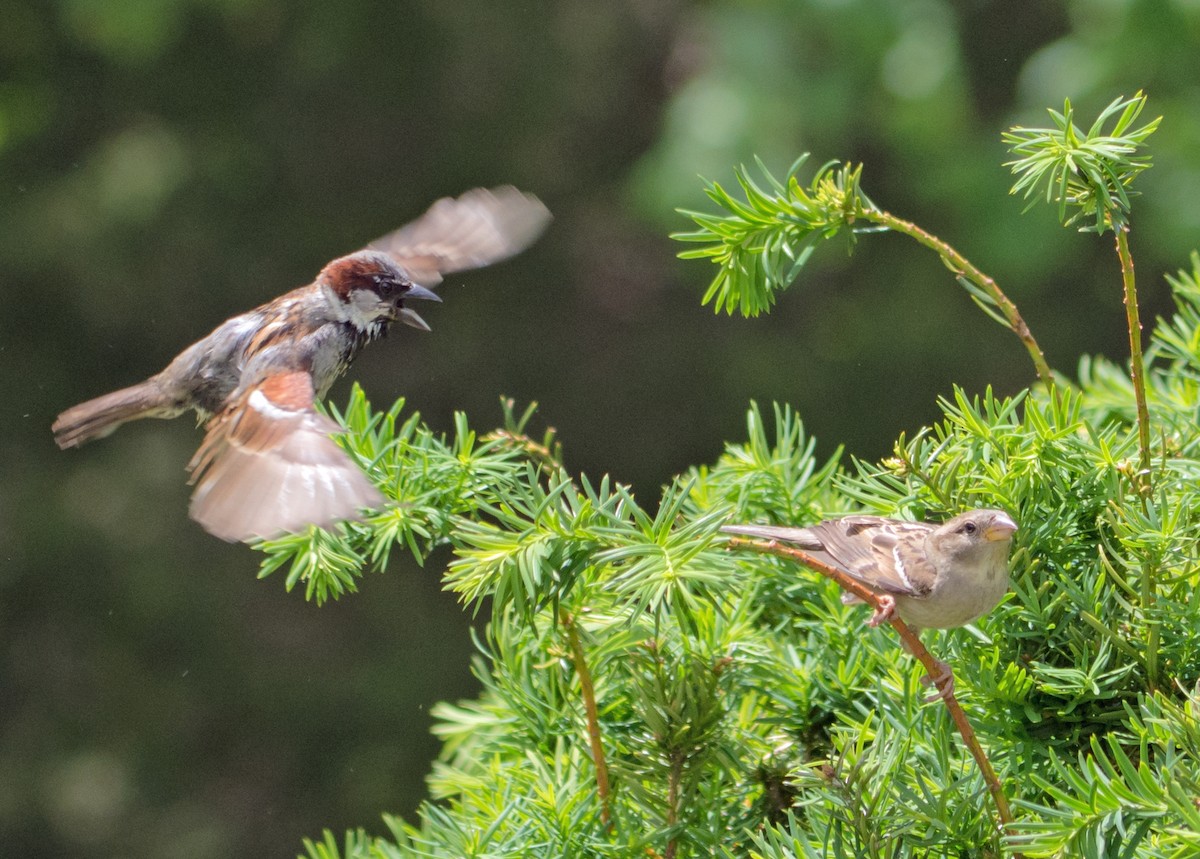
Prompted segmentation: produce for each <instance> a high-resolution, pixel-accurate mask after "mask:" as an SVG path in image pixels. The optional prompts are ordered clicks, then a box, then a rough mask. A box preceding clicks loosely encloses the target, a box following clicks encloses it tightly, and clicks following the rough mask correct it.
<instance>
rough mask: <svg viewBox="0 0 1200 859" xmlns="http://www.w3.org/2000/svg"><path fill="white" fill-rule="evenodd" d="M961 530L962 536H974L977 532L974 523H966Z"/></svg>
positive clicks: (977, 528) (977, 527)
mask: <svg viewBox="0 0 1200 859" xmlns="http://www.w3.org/2000/svg"><path fill="white" fill-rule="evenodd" d="M962 529H963V533H964V534H974V533H975V532H976V531H978V530H979V526H978V525H976V524H975V523H974V522H968V523H966V524H965V525H963V526H962Z"/></svg>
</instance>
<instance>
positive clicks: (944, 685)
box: [921, 659, 954, 704]
mask: <svg viewBox="0 0 1200 859" xmlns="http://www.w3.org/2000/svg"><path fill="white" fill-rule="evenodd" d="M935 662H937V675H936V676H934V675H930V674H926V675H925V676H924V677H922V678H921V685H922V686H936V687H937V689H938V691H937V692H936V693H935V694H933V695H929V696H928V697H926V698H925V703H926V704H932V703H933V702H934V701H939V700H940V701H945V700H946V696H947V695H953V694H954V672H953V671H951V670H950V666H949V665H947V664H946V663H945V662H942V661H941V660H940V659H938V660H935Z"/></svg>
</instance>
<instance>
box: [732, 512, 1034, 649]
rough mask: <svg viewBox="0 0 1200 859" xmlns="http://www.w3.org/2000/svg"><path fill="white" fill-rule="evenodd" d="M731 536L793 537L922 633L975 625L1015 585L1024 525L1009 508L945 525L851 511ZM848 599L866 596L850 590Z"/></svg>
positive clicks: (739, 528) (749, 528)
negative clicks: (1013, 566) (1012, 563)
mask: <svg viewBox="0 0 1200 859" xmlns="http://www.w3.org/2000/svg"><path fill="white" fill-rule="evenodd" d="M721 530H722V531H724V532H726V533H728V534H741V535H744V536H749V537H764V538H766V539H768V540H779V541H781V542H784V543H793V544H795V545H796V546H798V547H799V548H801V549H803V550H804V551H806V552H808V553H809V554H810V555H812V556H813V557H814V558H816V559H817V560H818V561H823V562H825V563H826V564H829V566H831V567H836V568H837V569H839V570H841V571H842V572H844V573H846V574H847V575H849V576H851V577H853V578H855V579H858V580H859V581H860V582H862V583H863V584H864V585H866V586H867V587H869V588H870V589H871V590H873V591H875V592H876V593H878V594H879V595H880V597H881V598H882V601H883V603H884V610H883V611H882V612H881V613H880V616H876V617H872V618H871V620H872V626H875V625H878V624H879V623H882V622H883V621H885V620H887V619H888V617H890V614H889V613H888V611H889V610H888V608H887V607H888V606H889V605H890V606H891V610H892V611H895V613H896V614H898V615H900V619H901V620H903V621H904V622H905V623H907V624H908V625H909V626H911V627H913V628H914V632H915V631H919V630H920V629H922V628H934V629H948V628H950V627H954V626H962V625H963V624H967V623H970V622H971V621H973V620H975V619H976V618H977V617H980V616H981V615H983V614H986V613H987V612H989V611H991V610H992V609H993V608H994V607H995V606H996V603H998V602H1000V599H1001V598H1002V597H1003V596H1004V594H1005V593H1006V592H1007V591H1008V549H1009V545H1010V544H1011V542H1012V535H1013V532H1015V531H1016V530H1017V523H1016V522H1014V521H1013V520H1012V518H1011V517H1010V516H1009V515H1008V514H1007V513H1005V512H1004V511H1003V510H971V511H969V512H967V513H963V514H961V515H959V516H955V517H954V518H953V519H951V520H950V521H948V522H946V523H944V524H942V525H929V524H926V523H924V522H904V521H901V520H899V519H883V518H881V517H879V516H846V517H844V518H842V519H830V520H828V521H825V522H821V523H819V524H817V525H813V526H812V527H811V528H776V527H771V526H769V525H726V526H725V527H723V528H722V529H721ZM843 599H844V600H845V602H847V603H854V602H861V600H859V599H858V598H857V597H854V596H853V595H851V594H845V595H844V596H843Z"/></svg>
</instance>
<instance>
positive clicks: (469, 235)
mask: <svg viewBox="0 0 1200 859" xmlns="http://www.w3.org/2000/svg"><path fill="white" fill-rule="evenodd" d="M549 219H550V213H549V212H548V211H547V210H546V207H545V206H543V205H542V203H541V202H540V201H539V200H538V199H537V198H536V197H533V196H531V195H528V194H523V193H521V192H520V191H518V190H517V189H516V188H512V187H508V186H506V187H501V188H495V189H492V190H486V189H483V188H476V189H474V190H472V191H467V192H466V193H465V194H463V195H462V196H460V197H459V198H457V199H451V198H449V197H447V198H445V199H441V200H438V201H437V202H436V203H434V204H433V205H432V206H431V207H430V208H429V210H428V211H427V212H426V213H425V214H424V215H422V216H421V217H420V218H418V219H417V220H416V221H414V222H412V223H411V224H408V225H407V226H404V227H401V228H400V229H398V230H396V231H395V232H393V233H390V234H388V235H386V236H384V237H383V238H381V239H378V240H377V241H374V242H372V243H371V244H369V245H368V246H367V247H366V248H364V249H363V250H360V251H358V252H356V253H352V254H350V255H349V256H344V257H341V258H339V259H335V260H333V261H332V262H330V263H329V264H327V265H326V266H325V267H324V268H323V269H321V271H320V273H319V274H318V275H317V277H316V280H314V281H313V282H312V283H311V284H309V285H308V286H302V287H300V288H299V289H294V290H292V291H291V292H288V293H286V294H284V295H281V296H280V297H278V298H276V299H275V300H274V301H270V302H268V303H266V304H264V305H262V306H261V307H257V308H255V309H254V310H251V311H249V312H248V313H243V314H241V315H240V316H235V317H233V318H232V319H229V320H227V321H226V322H224V323H222V324H221V325H219V326H218V327H217V328H216V329H215V330H214V331H213V332H212V333H211V334H209V335H208V336H207V337H205V338H204V339H202V340H200V341H198V342H196V343H194V344H193V345H191V346H189V347H188V348H187V349H185V350H184V351H183V352H181V353H180V354H179V355H178V356H177V357H176V358H175V360H173V361H172V362H171V363H170V364H169V365H167V368H166V369H165V370H163V371H162V372H161V373H158V374H157V375H154V376H151V377H150V378H149V379H147V380H146V381H144V382H141V383H140V384H137V385H134V386H132V387H129V388H125V389H123V390H120V391H115V392H113V393H111V394H106V395H105V396H102V397H98V398H96V399H94V400H89V401H88V402H86V403H81V404H80V405H77V406H74V407H73V408H70V409H67V410H66V411H65V412H63V413H62V414H61V415H59V416H58V419H57V420H56V421H55V422H54V427H53V430H54V440H55V441H56V442H57V443H58V446H59V447H60V448H68V447H77V446H78V445H81V444H83V443H84V442H86V441H89V440H91V439H93V438H101V437H103V436H106V435H108V434H109V433H111V432H112V431H113V430H115V429H116V428H117V427H119V426H120V425H121V424H123V423H125V422H126V421H131V420H137V419H139V418H151V417H153V418H173V417H176V416H178V415H180V414H183V413H184V412H185V411H187V410H188V409H192V410H194V411H195V412H196V414H197V415H198V417H199V419H200V420H201V421H202V422H207V434H206V435H205V437H204V441H203V442H202V443H201V445H200V449H199V450H198V451H197V452H196V455H195V456H194V457H193V458H192V461H191V462H190V463H189V464H188V470H189V471H191V472H192V478H191V479H192V482H193V483H195V484H196V489H195V492H194V493H193V494H192V502H191V509H190V513H191V516H192V518H194V519H195V520H196V521H197V522H199V523H200V524H201V525H202V526H203V527H204V528H205V529H207V530H208V531H209V532H211V533H213V534H215V535H216V536H218V537H221V538H223V539H225V540H230V541H235V540H247V541H249V540H252V539H254V538H257V537H272V536H276V535H278V534H281V533H283V532H287V531H296V530H299V529H302V528H304V527H305V526H307V525H310V524H313V525H321V526H326V525H329V524H331V523H333V522H336V521H338V520H341V519H352V518H357V517H358V516H359V515H360V514H359V511H360V510H362V509H363V508H369V507H377V506H378V505H379V504H381V503H382V502H383V496H382V495H380V493H379V491H378V490H376V489H375V487H374V486H373V485H371V482H370V481H369V480H367V478H366V475H364V474H363V473H362V471H360V470H359V469H358V467H357V466H356V465H355V464H354V463H353V462H352V461H351V459H350V457H349V456H347V455H346V453H345V452H344V451H343V450H342V449H341V448H339V447H338V446H337V444H335V443H334V441H333V440H332V439H331V438H330V437H329V435H330V433H333V432H337V431H338V427H337V425H336V424H334V422H333V421H331V420H329V419H328V418H326V417H323V416H322V415H320V414H318V413H317V411H316V410H315V408H314V405H313V404H314V401H315V399H316V398H317V397H323V396H325V393H326V392H327V391H328V390H329V387H330V385H332V384H333V382H334V380H335V379H337V377H338V376H340V375H341V374H342V373H343V372H345V370H346V368H347V367H349V366H350V364H351V362H352V361H353V360H354V358H355V356H357V355H358V353H359V350H361V349H362V347H363V346H365V345H366V344H367V343H370V342H371V341H373V340H377V339H379V338H381V337H383V336H384V335H385V334H386V333H387V331H388V328H389V327H390V326H391V324H392V323H393V322H396V321H400V322H403V323H405V324H406V325H410V326H412V327H414V328H420V329H422V330H425V331H428V330H429V326H428V325H426V324H425V321H424V320H423V319H421V317H420V316H418V315H417V314H416V313H415V312H413V311H412V310H411V309H409V308H408V307H405V300H406V299H415V298H420V299H427V300H434V301H440V300H441V299H439V298H438V297H437V296H436V295H435V294H434V293H432V292H430V290H429V287H432V286H435V285H437V284H438V283H440V282H441V280H442V275H445V274H449V273H451V272H457V271H464V270H466V269H472V268H480V267H482V266H485V265H488V264H490V263H494V262H498V261H499V260H503V259H507V258H508V257H510V256H512V255H514V254H516V253H518V252H520V251H521V250H523V249H524V248H526V247H527V246H528V245H529V244H530V243H532V242H533V240H534V239H536V238H537V237H538V235H540V234H541V232H542V230H543V229H544V228H545V226H546V224H547V223H548V222H549Z"/></svg>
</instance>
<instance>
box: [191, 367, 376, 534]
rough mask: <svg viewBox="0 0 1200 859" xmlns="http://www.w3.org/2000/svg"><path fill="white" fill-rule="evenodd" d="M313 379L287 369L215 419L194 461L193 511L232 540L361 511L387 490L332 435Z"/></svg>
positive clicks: (332, 427) (334, 428)
mask: <svg viewBox="0 0 1200 859" xmlns="http://www.w3.org/2000/svg"><path fill="white" fill-rule="evenodd" d="M313 397H314V393H313V384H312V379H311V378H310V377H309V375H308V374H307V373H305V372H300V371H293V372H281V373H276V374H274V375H272V376H268V377H267V378H265V379H263V380H262V381H261V382H259V383H258V384H257V385H255V386H253V387H251V388H249V389H247V390H246V391H244V392H243V393H242V394H240V395H239V396H238V398H237V399H236V400H235V401H234V402H233V403H232V404H231V405H230V406H229V407H228V408H227V409H226V410H225V411H224V412H222V413H221V414H220V415H218V416H217V417H216V418H214V419H213V421H212V422H211V423H210V425H209V429H208V433H207V435H205V437H204V441H203V443H202V444H201V445H200V449H199V450H197V451H196V455H195V456H194V457H192V461H191V462H190V463H189V464H188V470H189V471H191V472H192V482H193V483H195V484H196V489H195V491H194V492H193V493H192V503H191V508H190V513H191V516H192V518H193V519H195V520H196V521H197V522H199V523H200V524H201V525H202V526H204V528H205V529H206V530H208V531H209V532H210V533H212V534H215V535H216V536H218V537H221V538H223V539H225V540H230V541H236V540H247V541H248V540H252V539H255V538H259V537H263V538H266V537H274V536H278V535H280V534H283V533H286V532H289V531H299V530H303V529H304V528H305V527H307V526H308V525H318V526H322V527H327V526H329V525H332V524H333V523H335V522H337V521H339V520H344V519H356V518H360V515H361V512H360V511H361V510H363V509H364V508H369V507H377V506H379V505H380V504H382V503H383V496H382V495H380V493H379V491H378V490H377V489H376V488H375V487H374V486H373V485H372V484H371V482H370V481H369V480H367V477H366V475H365V474H363V473H362V471H361V470H360V469H359V468H358V466H357V465H355V464H354V462H353V461H352V460H351V459H350V457H349V456H348V455H347V454H346V452H345V451H344V450H342V449H341V448H340V447H338V446H337V444H336V443H335V442H334V441H333V439H331V438H330V434H331V433H334V432H337V431H338V426H337V425H336V424H335V423H334V422H333V421H331V420H329V419H328V418H326V417H324V416H323V415H320V414H318V413H317V412H316V410H315V409H314V407H313Z"/></svg>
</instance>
